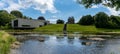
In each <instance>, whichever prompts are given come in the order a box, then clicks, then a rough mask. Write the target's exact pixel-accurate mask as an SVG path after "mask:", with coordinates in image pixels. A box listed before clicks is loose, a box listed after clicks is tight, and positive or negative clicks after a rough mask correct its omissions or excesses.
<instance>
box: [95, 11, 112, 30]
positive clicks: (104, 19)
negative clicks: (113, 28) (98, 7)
mask: <svg viewBox="0 0 120 54" xmlns="http://www.w3.org/2000/svg"><path fill="white" fill-rule="evenodd" d="M94 18H95V26H96V27H97V28H108V27H109V26H110V24H109V23H112V22H110V18H109V16H108V15H107V14H106V13H104V12H99V13H97V14H96V15H95V16H94Z"/></svg>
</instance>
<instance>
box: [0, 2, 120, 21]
mask: <svg viewBox="0 0 120 54" xmlns="http://www.w3.org/2000/svg"><path fill="white" fill-rule="evenodd" d="M0 9H1V10H3V9H4V10H7V11H9V12H10V11H12V10H20V11H21V12H22V13H23V14H24V15H26V16H29V17H32V18H34V19H37V18H38V17H39V16H44V17H45V18H46V19H47V20H50V21H51V22H52V23H55V21H56V20H57V19H63V20H65V21H67V19H68V17H70V16H74V17H75V21H76V22H77V21H78V20H79V19H80V17H81V16H83V15H88V14H91V15H95V14H96V13H98V12H105V13H107V14H109V15H118V14H119V13H120V12H119V11H115V10H114V8H108V7H104V6H102V5H98V6H96V5H94V6H93V7H92V8H89V9H86V8H85V7H84V6H83V5H81V4H78V3H77V2H76V1H75V0H9V1H8V0H0Z"/></svg>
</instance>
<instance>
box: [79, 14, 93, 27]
mask: <svg viewBox="0 0 120 54" xmlns="http://www.w3.org/2000/svg"><path fill="white" fill-rule="evenodd" d="M78 24H81V25H92V24H94V18H93V17H92V16H91V15H86V16H82V18H81V19H80V21H79V23H78Z"/></svg>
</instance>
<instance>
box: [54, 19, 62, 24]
mask: <svg viewBox="0 0 120 54" xmlns="http://www.w3.org/2000/svg"><path fill="white" fill-rule="evenodd" d="M56 23H57V24H64V20H61V19H58V20H57V22H56Z"/></svg>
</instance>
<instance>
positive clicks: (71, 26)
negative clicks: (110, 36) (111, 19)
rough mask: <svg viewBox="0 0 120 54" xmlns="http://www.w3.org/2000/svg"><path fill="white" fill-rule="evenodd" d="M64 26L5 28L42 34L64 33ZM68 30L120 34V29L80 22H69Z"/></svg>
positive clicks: (72, 31)
mask: <svg viewBox="0 0 120 54" xmlns="http://www.w3.org/2000/svg"><path fill="white" fill-rule="evenodd" d="M63 27H64V24H50V25H46V26H43V27H39V28H35V29H33V30H32V29H31V30H20V29H19V30H18V29H17V30H16V29H9V30H5V31H6V32H22V33H24V32H37V33H41V34H56V33H58V34H63ZM67 32H68V33H70V34H71V33H83V34H84V33H85V34H86V33H89V34H96V33H101V32H115V33H118V34H120V29H105V28H96V27H95V26H94V25H90V26H83V25H78V24H67Z"/></svg>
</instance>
